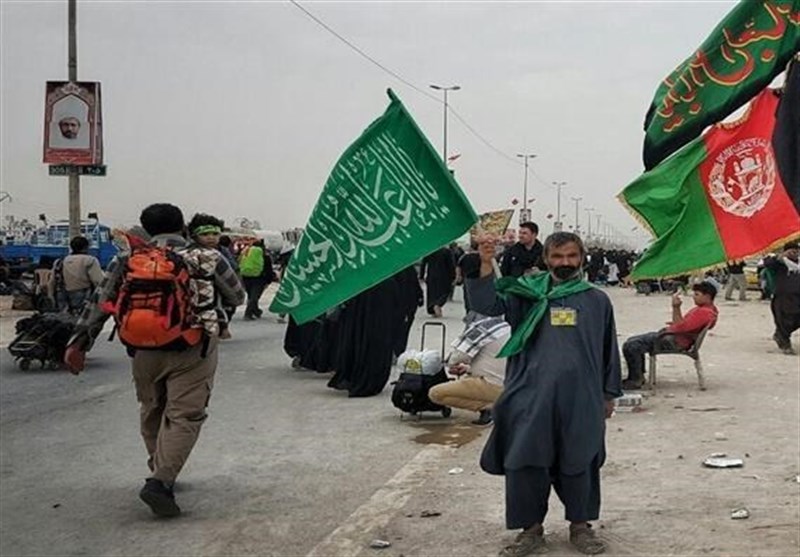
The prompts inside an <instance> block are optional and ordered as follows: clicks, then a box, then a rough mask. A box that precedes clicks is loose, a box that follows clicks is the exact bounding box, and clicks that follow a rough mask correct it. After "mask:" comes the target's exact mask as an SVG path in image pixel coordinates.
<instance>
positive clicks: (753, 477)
mask: <svg viewBox="0 0 800 557" xmlns="http://www.w3.org/2000/svg"><path fill="white" fill-rule="evenodd" d="M742 477H743V478H749V479H751V480H760V479H761V476H759V475H758V474H747V475H745V476H742Z"/></svg>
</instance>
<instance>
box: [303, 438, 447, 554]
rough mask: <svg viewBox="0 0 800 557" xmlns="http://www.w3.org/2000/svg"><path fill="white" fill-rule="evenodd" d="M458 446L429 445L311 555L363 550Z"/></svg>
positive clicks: (349, 552) (353, 552) (356, 552)
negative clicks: (374, 534) (438, 464)
mask: <svg viewBox="0 0 800 557" xmlns="http://www.w3.org/2000/svg"><path fill="white" fill-rule="evenodd" d="M454 450H455V449H453V448H451V447H445V446H443V445H428V446H427V447H425V448H424V449H422V450H421V451H420V452H418V453H417V455H416V456H415V457H414V458H412V459H411V460H410V461H408V463H407V464H406V465H405V466H403V467H402V468H400V470H398V471H397V473H396V474H395V475H394V476H392V478H391V479H390V480H389V481H388V482H386V483H385V484H384V485H383V487H381V488H380V489H379V490H378V491H376V492H375V493H374V494H373V495H372V497H370V498H369V499H368V500H367V501H366V502H365V503H364V504H363V505H361V506H360V507H358V508H357V509H356V510H355V511H354V512H353V514H351V515H350V516H349V517H347V520H345V521H344V523H343V524H342V525H341V526H339V527H338V528H336V530H334V531H333V532H331V533H330V534H329V535H328V537H326V538H325V539H324V540H322V541H321V542H320V543H319V544H317V546H316V547H315V548H314V549H312V550H311V552H309V554H308V555H307V557H324V556H330V555H336V556H337V557H355V556H356V555H358V554H359V553H361V552H362V551H363V550H364V549H365V548H367V547H368V545H369V542H370V541H371V540H370V539H369V534H370V533H371V532H375V531H376V530H378V529H380V528H385V527H386V526H387V525H388V524H389V521H390V520H391V519H392V517H393V516H394V515H395V514H396V513H397V512H398V511H399V510H400V509H402V508H403V507H404V506H405V504H406V503H408V500H409V499H410V498H411V495H412V494H413V493H414V490H415V489H416V488H418V487H420V486H422V485H423V484H424V483H425V481H426V480H427V479H428V477H429V475H430V471H431V470H433V469H434V465H435V464H436V463H437V462H438V461H440V460H441V459H442V458H443V457H444V456H445V455H446V454H448V453H451V452H453V451H454Z"/></svg>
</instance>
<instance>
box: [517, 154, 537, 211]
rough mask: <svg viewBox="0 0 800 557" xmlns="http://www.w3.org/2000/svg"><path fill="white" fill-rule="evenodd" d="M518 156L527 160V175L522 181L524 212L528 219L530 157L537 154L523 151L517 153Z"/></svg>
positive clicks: (533, 157)
mask: <svg viewBox="0 0 800 557" xmlns="http://www.w3.org/2000/svg"><path fill="white" fill-rule="evenodd" d="M517 156H518V157H519V158H521V159H524V160H525V176H524V177H523V181H522V213H523V215H524V218H525V219H526V220H528V216H527V215H528V161H529V160H530V159H535V158H536V155H534V154H530V155H524V154H522V153H517Z"/></svg>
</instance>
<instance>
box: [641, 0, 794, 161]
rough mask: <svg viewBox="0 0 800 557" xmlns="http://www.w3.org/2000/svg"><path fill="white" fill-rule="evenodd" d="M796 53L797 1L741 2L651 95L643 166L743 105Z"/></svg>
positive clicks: (743, 0) (680, 145)
mask: <svg viewBox="0 0 800 557" xmlns="http://www.w3.org/2000/svg"><path fill="white" fill-rule="evenodd" d="M687 9H690V7H687ZM798 50H800V0H742V1H741V2H740V3H739V4H737V5H736V7H734V9H733V10H732V11H731V12H730V13H729V14H728V15H727V16H726V17H725V19H724V20H722V22H720V24H719V25H718V26H717V27H716V28H715V29H714V31H713V32H712V33H711V35H709V37H708V38H707V39H706V40H705V42H704V43H703V44H702V45H701V46H700V48H699V49H697V51H696V52H695V53H694V54H692V55H691V56H690V57H689V58H688V59H687V60H686V61H684V62H683V63H682V64H681V65H680V66H678V68H677V69H676V70H675V71H673V72H672V73H671V74H670V75H669V76H667V78H666V79H664V81H663V82H662V84H661V85H660V87H659V88H658V90H657V91H656V95H655V98H654V99H653V103H652V105H651V106H650V109H649V111H648V113H647V116H646V117H645V124H644V128H645V132H646V136H645V142H644V164H645V167H646V168H647V169H648V170H649V169H651V168H653V167H655V166H656V165H657V164H658V163H659V162H661V161H662V160H664V159H665V158H666V157H668V156H669V155H670V154H672V153H674V152H675V151H677V150H678V149H679V148H680V147H682V146H683V145H685V144H686V143H688V142H690V141H691V140H693V139H694V138H696V137H698V136H699V135H700V133H701V132H702V131H703V130H704V129H705V128H706V127H707V126H709V125H711V124H714V123H716V122H719V121H720V120H722V119H724V118H725V117H726V116H728V115H729V114H731V113H732V112H734V111H735V110H736V109H738V108H739V107H740V106H742V105H744V104H745V103H746V102H747V101H749V100H750V99H751V98H752V97H754V96H755V95H756V94H757V93H758V92H760V91H761V90H762V89H764V87H766V86H767V85H769V84H770V82H771V81H772V80H773V79H774V78H775V76H777V75H778V74H779V73H781V72H782V71H783V70H784V69H786V64H787V63H788V62H789V60H790V59H791V57H792V55H793V54H794V53H796V52H797V51H798Z"/></svg>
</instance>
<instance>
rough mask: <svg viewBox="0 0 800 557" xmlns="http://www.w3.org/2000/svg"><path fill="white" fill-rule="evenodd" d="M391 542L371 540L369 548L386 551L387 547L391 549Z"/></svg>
mask: <svg viewBox="0 0 800 557" xmlns="http://www.w3.org/2000/svg"><path fill="white" fill-rule="evenodd" d="M391 545H392V542H389V541H386V540H372V542H371V543H370V544H369V546H370V547H371V548H372V549H386V548H387V547H391Z"/></svg>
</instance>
